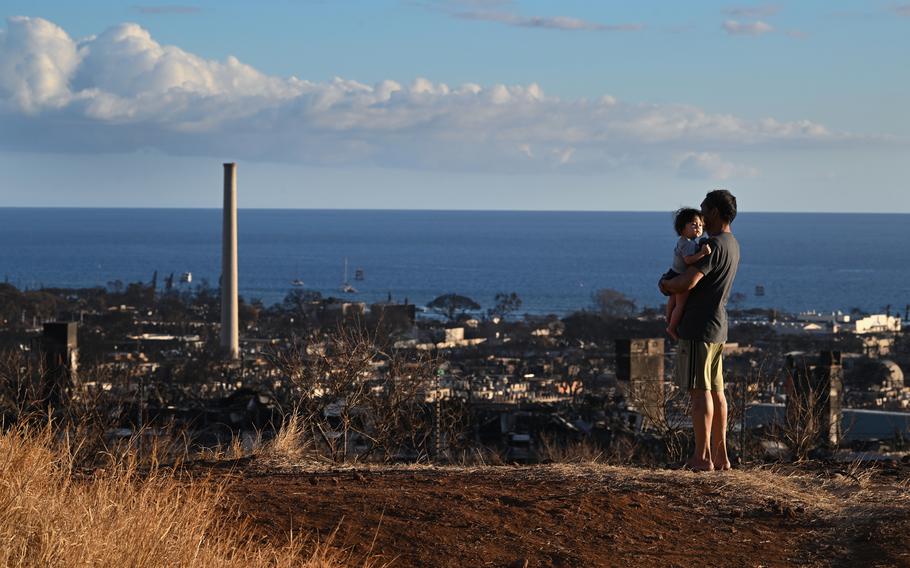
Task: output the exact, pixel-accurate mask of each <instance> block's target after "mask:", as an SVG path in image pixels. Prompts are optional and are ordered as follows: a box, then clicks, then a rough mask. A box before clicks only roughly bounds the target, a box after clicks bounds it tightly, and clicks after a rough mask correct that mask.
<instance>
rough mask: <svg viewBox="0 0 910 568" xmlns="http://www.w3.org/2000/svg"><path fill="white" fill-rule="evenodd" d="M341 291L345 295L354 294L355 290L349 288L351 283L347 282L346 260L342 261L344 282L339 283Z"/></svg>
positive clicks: (351, 287)
mask: <svg viewBox="0 0 910 568" xmlns="http://www.w3.org/2000/svg"><path fill="white" fill-rule="evenodd" d="M341 291H342V292H344V293H345V294H356V293H357V288H354V287H353V286H351V283H350V282H348V259H347V257H345V259H344V280H343V281H342V282H341Z"/></svg>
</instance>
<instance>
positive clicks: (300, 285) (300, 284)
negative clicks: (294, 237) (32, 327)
mask: <svg viewBox="0 0 910 568" xmlns="http://www.w3.org/2000/svg"><path fill="white" fill-rule="evenodd" d="M297 274H300V263H299V262H298V263H297ZM291 286H293V287H295V288H303V287H304V286H306V283H304V281H303V280H301V279H300V276H298V277H297V278H294V279H293V280H291Z"/></svg>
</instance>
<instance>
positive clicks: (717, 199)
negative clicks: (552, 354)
mask: <svg viewBox="0 0 910 568" xmlns="http://www.w3.org/2000/svg"><path fill="white" fill-rule="evenodd" d="M701 212H702V216H703V217H704V221H705V230H706V231H707V233H708V235H709V237H710V239H709V241H708V242H709V244H710V245H711V254H710V255H708V256H706V257H704V258H702V259H701V260H700V261H698V262H696V263H695V264H693V265H691V266H689V268H688V269H687V270H686V271H685V272H684V273H682V274H680V275H679V276H676V277H675V278H671V279H669V280H661V281H660V282H659V284H658V286H659V287H660V290H661V292H663V293H665V294H680V293H683V292H687V291H691V292H690V294H689V300H688V302H687V303H686V308H685V311H684V312H683V316H682V320H681V321H680V323H679V327H678V328H677V334H678V335H679V347H678V349H677V359H676V381H677V384H678V385H679V387H680V388H681V389H684V390H686V391H688V393H689V396H690V397H691V399H692V428H693V430H694V431H695V451H694V453H693V454H692V457H691V458H689V461H687V462H686V466H687V467H689V468H691V469H693V470H697V471H712V470H715V469H717V470H725V469H730V460H729V458H728V457H727V399H726V397H725V396H724V379H723V366H722V361H721V359H722V356H723V350H724V343H726V341H727V309H726V306H727V298H728V297H729V296H730V288H732V286H733V279H734V278H736V269H737V268H738V267H739V243H738V242H737V241H736V238H735V237H734V236H733V232H732V230H731V229H730V225H731V224H732V223H733V219H735V218H736V197H734V196H733V194H731V193H730V192H729V191H727V190H725V189H718V190H715V191H712V192H710V193H708V195H706V196H705V200H704V201H702V203H701Z"/></svg>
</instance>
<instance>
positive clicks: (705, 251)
mask: <svg viewBox="0 0 910 568" xmlns="http://www.w3.org/2000/svg"><path fill="white" fill-rule="evenodd" d="M701 252H702V254H704V255H705V256H708V255H709V254H711V245H710V244H708V243H705V244H703V245H701Z"/></svg>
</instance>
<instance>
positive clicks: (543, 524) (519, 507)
mask: <svg viewBox="0 0 910 568" xmlns="http://www.w3.org/2000/svg"><path fill="white" fill-rule="evenodd" d="M229 477H230V485H229V490H228V491H229V493H228V494H229V497H230V502H231V503H233V504H235V505H236V507H237V508H238V509H239V511H240V513H241V515H243V516H245V517H246V518H248V519H249V520H250V522H251V525H252V528H253V530H255V531H256V532H258V533H260V534H261V536H262V537H263V538H266V539H269V540H275V541H276V542H279V541H283V540H284V539H287V538H288V535H289V534H290V532H291V531H293V532H294V534H295V535H298V536H299V535H308V536H313V537H318V538H319V539H321V540H323V541H324V540H325V539H327V538H328V537H329V535H330V534H332V532H333V531H336V530H337V533H336V534H335V536H334V540H333V544H334V545H335V546H340V547H344V548H346V549H348V550H349V551H350V552H351V555H350V559H351V562H352V563H353V564H354V565H364V562H365V561H366V560H370V561H371V565H373V566H376V565H380V566H381V565H391V566H459V567H461V566H519V567H520V566H864V567H867V566H910V464H901V463H899V462H898V463H896V464H892V465H891V467H884V468H882V467H879V468H875V469H854V468H848V469H840V468H839V467H820V468H815V469H810V470H808V471H807V470H805V469H790V470H783V469H780V468H753V469H744V470H736V471H732V472H716V473H693V472H683V471H670V470H647V469H637V468H628V467H617V466H606V465H598V464H586V465H565V464H560V465H540V466H522V467H519V466H498V467H480V468H457V467H445V468H435V467H398V468H395V467H383V468H379V467H359V468H355V469H350V468H347V469H311V470H307V469H306V468H297V469H285V470H283V471H266V470H263V469H262V468H254V467H242V468H236V469H234V470H233V472H232V473H231V474H229Z"/></svg>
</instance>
